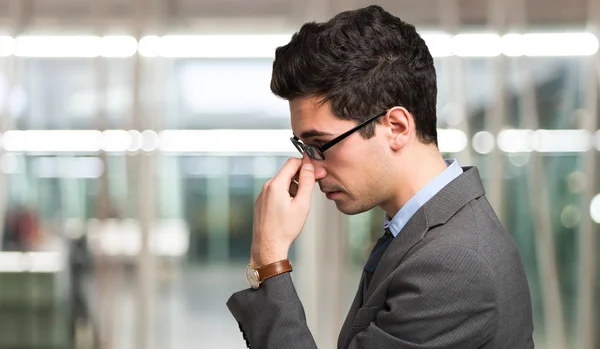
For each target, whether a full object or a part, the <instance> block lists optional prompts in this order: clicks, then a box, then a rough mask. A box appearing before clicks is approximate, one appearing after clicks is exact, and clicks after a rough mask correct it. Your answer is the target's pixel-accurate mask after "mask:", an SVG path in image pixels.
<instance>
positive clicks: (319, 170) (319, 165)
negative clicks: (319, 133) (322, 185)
mask: <svg viewBox="0 0 600 349" xmlns="http://www.w3.org/2000/svg"><path fill="white" fill-rule="evenodd" d="M308 162H310V163H311V164H312V165H313V167H314V168H315V179H316V180H319V179H323V178H325V177H327V171H326V170H325V167H323V161H318V160H313V159H312V158H311V157H310V156H308V154H306V153H304V155H303V156H302V164H305V163H308Z"/></svg>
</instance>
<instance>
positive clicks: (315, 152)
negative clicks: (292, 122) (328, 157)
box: [290, 111, 387, 161]
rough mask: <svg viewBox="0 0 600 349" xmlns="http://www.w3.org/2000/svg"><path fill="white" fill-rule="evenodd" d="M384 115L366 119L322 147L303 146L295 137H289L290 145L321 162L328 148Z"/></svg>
mask: <svg viewBox="0 0 600 349" xmlns="http://www.w3.org/2000/svg"><path fill="white" fill-rule="evenodd" d="M386 113H387V111H385V112H383V113H381V114H377V115H375V116H373V117H372V118H370V119H367V120H366V121H363V122H362V123H360V124H358V125H357V126H356V127H354V128H352V129H350V130H348V131H346V132H344V133H342V134H341V135H339V136H337V137H335V138H334V139H332V140H331V141H329V142H327V143H325V144H323V145H322V146H316V145H310V144H304V143H302V141H300V139H298V137H296V136H294V137H291V138H290V140H291V141H292V143H293V144H294V146H295V147H296V149H298V151H299V152H300V154H304V152H306V153H307V154H308V156H310V157H311V159H313V160H317V161H322V160H325V155H323V153H324V152H325V151H326V150H327V149H329V148H331V147H333V146H334V145H336V144H338V143H339V142H341V141H342V140H343V139H344V138H346V137H348V136H350V135H351V134H352V133H354V132H355V131H357V130H359V129H360V128H361V127H363V126H365V125H366V124H368V123H369V122H371V121H373V120H375V119H377V118H378V117H380V116H384V115H385V114H386Z"/></svg>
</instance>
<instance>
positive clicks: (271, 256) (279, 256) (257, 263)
mask: <svg viewBox="0 0 600 349" xmlns="http://www.w3.org/2000/svg"><path fill="white" fill-rule="evenodd" d="M284 259H288V251H287V250H286V251H285V252H284V251H278V252H277V251H273V250H271V251H269V252H266V251H261V250H260V249H257V250H256V251H254V250H253V251H252V253H251V254H250V265H252V266H254V267H257V268H258V267H262V266H265V265H268V264H271V263H275V262H278V261H282V260H284Z"/></svg>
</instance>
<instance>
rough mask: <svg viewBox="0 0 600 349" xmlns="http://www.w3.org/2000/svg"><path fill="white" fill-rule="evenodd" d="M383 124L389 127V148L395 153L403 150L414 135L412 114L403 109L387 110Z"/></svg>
mask: <svg viewBox="0 0 600 349" xmlns="http://www.w3.org/2000/svg"><path fill="white" fill-rule="evenodd" d="M384 122H385V123H386V126H387V127H389V132H390V133H389V134H390V138H389V142H390V147H391V148H392V149H393V150H395V151H398V150H401V149H402V148H404V146H405V145H406V144H407V143H408V141H409V140H410V137H411V135H412V133H414V128H415V123H414V119H413V117H412V114H410V113H409V112H408V110H406V108H404V107H393V108H391V109H389V110H388V112H387V114H386V115H385V121H384Z"/></svg>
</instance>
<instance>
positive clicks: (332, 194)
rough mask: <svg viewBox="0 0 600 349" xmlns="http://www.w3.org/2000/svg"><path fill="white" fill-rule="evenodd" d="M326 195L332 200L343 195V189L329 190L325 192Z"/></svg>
mask: <svg viewBox="0 0 600 349" xmlns="http://www.w3.org/2000/svg"><path fill="white" fill-rule="evenodd" d="M324 193H325V196H327V198H328V199H330V200H334V199H336V198H338V197H339V196H340V195H342V192H341V191H328V192H324Z"/></svg>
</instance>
